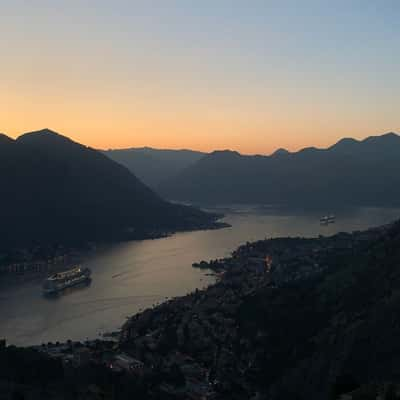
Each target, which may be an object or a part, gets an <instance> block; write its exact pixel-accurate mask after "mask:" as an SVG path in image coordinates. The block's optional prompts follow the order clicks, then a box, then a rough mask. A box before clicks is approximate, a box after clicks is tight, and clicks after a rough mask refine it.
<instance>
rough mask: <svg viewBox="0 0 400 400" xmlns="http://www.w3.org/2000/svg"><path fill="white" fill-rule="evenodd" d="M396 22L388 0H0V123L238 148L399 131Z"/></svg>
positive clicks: (88, 140)
mask: <svg viewBox="0 0 400 400" xmlns="http://www.w3.org/2000/svg"><path fill="white" fill-rule="evenodd" d="M300 5H301V6H300ZM399 20H400V1H398V0H393V1H392V0H382V1H369V0H360V1H355V0H347V1H342V0H335V1H323V0H320V1H298V0H296V1H267V0H263V1H258V0H247V1H235V0H231V1H225V0H212V1H211V0H202V1H188V0H186V1H173V0H159V1H151V0H147V1H132V0H126V1H123V0H114V1H111V0H109V1H104V0H96V1H83V0H82V1H76V0H48V1H43V0H35V1H28V0H26V1H20V0H12V1H9V0H1V10H0V34H1V36H0V54H1V75H0V83H1V87H0V131H2V132H4V133H6V134H8V135H10V136H12V137H15V136H17V135H18V134H20V133H23V132H26V131H32V130H36V129H40V128H44V127H47V128H51V129H53V130H56V131H58V132H60V133H63V134H65V135H67V136H70V137H71V138H73V139H74V140H77V141H79V142H81V143H84V144H87V145H90V146H93V147H97V148H120V147H133V146H144V145H146V146H153V147H163V148H193V149H199V150H214V149H221V148H231V149H234V150H238V151H241V152H243V153H270V152H271V151H273V150H274V149H276V148H277V147H285V148H288V149H290V150H297V149H299V148H301V147H306V146H309V145H315V146H319V147H324V146H327V145H330V144H332V143H334V142H335V141H336V140H338V139H339V138H341V137H344V136H352V137H356V138H363V137H366V136H368V135H373V134H381V133H384V132H387V131H400V73H399V71H400V24H399Z"/></svg>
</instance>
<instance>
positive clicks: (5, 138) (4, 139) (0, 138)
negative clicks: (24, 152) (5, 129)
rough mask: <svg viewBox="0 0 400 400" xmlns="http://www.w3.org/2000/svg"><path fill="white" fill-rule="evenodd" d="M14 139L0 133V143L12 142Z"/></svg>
mask: <svg viewBox="0 0 400 400" xmlns="http://www.w3.org/2000/svg"><path fill="white" fill-rule="evenodd" d="M13 142H14V139H12V138H10V137H9V136H7V135H5V134H4V133H0V144H1V143H13Z"/></svg>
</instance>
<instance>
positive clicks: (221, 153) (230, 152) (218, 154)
mask: <svg viewBox="0 0 400 400" xmlns="http://www.w3.org/2000/svg"><path fill="white" fill-rule="evenodd" d="M210 157H241V154H240V153H239V152H237V151H234V150H214V151H213V152H212V153H210Z"/></svg>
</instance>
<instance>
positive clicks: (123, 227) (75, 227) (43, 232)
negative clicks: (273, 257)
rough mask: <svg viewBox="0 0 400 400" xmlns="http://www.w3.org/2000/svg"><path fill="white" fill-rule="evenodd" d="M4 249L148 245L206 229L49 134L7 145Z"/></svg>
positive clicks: (188, 211)
mask: <svg viewBox="0 0 400 400" xmlns="http://www.w3.org/2000/svg"><path fill="white" fill-rule="evenodd" d="M0 185H1V187H2V197H1V199H0V217H1V221H2V223H1V226H0V238H1V247H3V248H7V247H9V246H15V245H32V244H37V243H43V242H49V241H50V242H55V243H57V242H80V241H92V240H109V239H116V238H118V239H119V238H124V237H141V236H143V235H144V234H145V233H148V232H151V231H152V230H154V231H157V232H163V231H173V230H179V229H190V228H196V227H201V226H207V225H209V224H211V223H212V221H213V219H214V216H213V215H209V214H206V213H204V212H201V211H199V210H196V209H194V208H189V207H184V206H180V205H174V204H171V203H168V202H166V201H164V200H163V199H161V198H160V197H159V196H158V195H156V194H155V193H154V192H153V191H152V190H150V189H149V188H148V187H147V186H145V185H144V184H143V183H142V182H141V181H139V180H138V179H137V178H136V177H135V176H134V175H133V174H132V173H131V172H130V171H128V169H126V168H125V167H123V166H121V165H120V164H117V163H116V162H114V161H112V160H110V159H109V158H107V157H106V156H104V155H103V154H102V153H100V152H98V151H96V150H93V149H91V148H88V147H85V146H83V145H81V144H78V143H75V142H73V141H72V140H70V139H68V138H67V137H64V136H61V135H59V134H57V133H55V132H52V131H49V130H42V131H38V132H32V133H27V134H25V135H22V136H20V137H19V138H18V139H17V140H12V139H10V138H7V137H6V136H1V137H0Z"/></svg>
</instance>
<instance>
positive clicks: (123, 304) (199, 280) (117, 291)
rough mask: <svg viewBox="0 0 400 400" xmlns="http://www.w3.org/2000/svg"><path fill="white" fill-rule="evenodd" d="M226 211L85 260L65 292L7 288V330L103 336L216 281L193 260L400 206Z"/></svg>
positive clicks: (12, 338)
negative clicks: (83, 282)
mask: <svg viewBox="0 0 400 400" xmlns="http://www.w3.org/2000/svg"><path fill="white" fill-rule="evenodd" d="M224 211H225V212H226V213H227V214H226V215H227V216H226V218H225V220H226V221H227V222H229V223H230V224H232V227H231V228H227V229H222V230H216V231H199V232H185V233H178V234H176V235H174V236H172V237H168V238H162V239H156V240H146V241H141V242H127V243H121V244H118V245H114V246H112V247H110V248H108V249H107V250H103V251H101V253H98V254H97V255H96V256H94V257H92V258H91V259H90V260H88V261H87V262H86V263H85V266H87V267H89V268H91V269H92V277H93V280H92V282H91V284H90V285H88V286H87V287H79V288H73V289H70V290H68V292H66V293H64V294H63V295H62V296H60V297H58V298H55V299H47V298H44V297H43V296H42V295H41V282H30V283H25V284H22V285H20V286H18V287H13V288H9V289H7V290H3V292H2V293H1V297H0V337H5V338H7V341H8V342H9V343H14V344H18V345H29V344H38V343H41V342H45V341H49V340H51V341H56V340H60V341H62V340H67V339H72V340H78V339H79V340H81V339H85V338H87V337H89V338H95V337H98V334H99V333H100V332H108V331H111V330H115V329H118V328H119V327H120V326H121V324H122V323H123V322H124V321H125V318H126V317H127V316H130V315H132V314H134V313H135V312H138V311H139V310H141V309H144V308H147V307H151V306H152V305H153V304H157V303H159V302H162V301H164V300H165V299H166V298H167V297H173V296H179V295H183V294H185V293H188V292H190V291H192V290H194V289H195V288H199V287H204V286H207V285H208V284H211V283H212V282H213V279H214V278H213V277H211V276H207V275H206V273H205V272H204V271H200V270H197V269H194V268H191V264H192V263H193V262H197V261H200V260H203V259H205V260H208V259H212V258H218V257H223V256H227V255H229V254H230V253H231V252H232V251H233V250H234V249H235V248H236V247H237V246H238V245H240V244H242V243H244V242H246V241H252V240H257V239H262V238H265V237H279V236H316V235H319V234H323V235H330V234H333V233H335V232H338V231H353V230H360V229H367V228H369V227H371V226H377V225H381V224H384V223H388V222H391V221H393V220H394V219H396V218H398V217H399V216H400V210H399V209H378V208H361V209H355V210H341V211H337V210H336V215H337V221H336V223H335V224H331V225H328V226H321V225H320V224H319V218H320V217H321V216H322V214H321V213H319V212H311V213H310V212H305V211H302V212H299V211H296V212H293V211H291V212H288V211H285V210H273V209H270V208H267V207H264V208H263V209H260V208H255V207H253V208H251V207H247V208H246V209H240V208H237V207H236V208H235V209H234V210H232V209H225V210H224ZM327 213H331V210H328V212H327Z"/></svg>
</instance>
